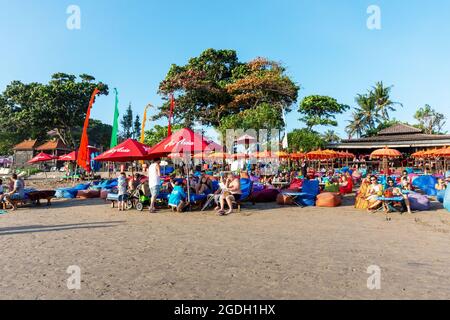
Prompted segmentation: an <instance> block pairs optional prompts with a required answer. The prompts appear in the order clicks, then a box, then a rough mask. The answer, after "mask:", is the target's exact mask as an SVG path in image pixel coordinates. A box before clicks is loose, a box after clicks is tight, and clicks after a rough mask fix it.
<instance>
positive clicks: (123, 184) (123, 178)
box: [117, 172, 128, 211]
mask: <svg viewBox="0 0 450 320" xmlns="http://www.w3.org/2000/svg"><path fill="white" fill-rule="evenodd" d="M117 187H118V189H119V199H118V202H119V211H125V202H127V200H128V194H127V189H128V182H127V175H126V173H125V172H122V173H121V174H120V176H119V179H118V185H117Z"/></svg>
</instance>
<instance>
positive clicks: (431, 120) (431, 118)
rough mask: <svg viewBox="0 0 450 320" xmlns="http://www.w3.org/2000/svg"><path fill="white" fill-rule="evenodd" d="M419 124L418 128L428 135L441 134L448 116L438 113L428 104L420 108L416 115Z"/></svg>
mask: <svg viewBox="0 0 450 320" xmlns="http://www.w3.org/2000/svg"><path fill="white" fill-rule="evenodd" d="M414 118H415V119H416V120H417V121H418V122H419V123H418V125H417V127H419V128H420V129H422V130H424V132H425V133H426V134H441V133H443V128H444V126H445V123H446V116H445V115H444V114H443V113H440V112H437V111H436V110H435V109H433V108H432V107H431V106H429V105H428V104H427V105H425V106H424V107H422V108H419V109H418V110H417V112H416V113H415V115H414Z"/></svg>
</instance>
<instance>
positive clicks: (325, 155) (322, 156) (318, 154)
mask: <svg viewBox="0 0 450 320" xmlns="http://www.w3.org/2000/svg"><path fill="white" fill-rule="evenodd" d="M332 157H333V155H332V154H331V153H330V152H328V151H327V150H325V151H324V150H316V151H311V152H308V153H307V154H306V158H307V159H309V160H326V159H331V158H332Z"/></svg>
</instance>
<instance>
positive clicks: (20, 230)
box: [0, 221, 125, 236]
mask: <svg viewBox="0 0 450 320" xmlns="http://www.w3.org/2000/svg"><path fill="white" fill-rule="evenodd" d="M121 223H125V221H108V222H92V223H78V224H62V225H50V226H44V225H34V226H22V227H10V228H0V236H5V235H13V234H25V233H37V232H56V231H67V230H79V229H99V228H112V227H116V226H118V225H120V224H121Z"/></svg>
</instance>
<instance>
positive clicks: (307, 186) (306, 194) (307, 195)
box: [297, 180, 320, 207]
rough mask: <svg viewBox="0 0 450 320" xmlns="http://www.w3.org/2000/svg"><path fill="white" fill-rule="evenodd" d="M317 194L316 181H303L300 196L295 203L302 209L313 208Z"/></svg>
mask: <svg viewBox="0 0 450 320" xmlns="http://www.w3.org/2000/svg"><path fill="white" fill-rule="evenodd" d="M319 193H320V185H319V181H318V180H305V181H304V182H303V186H302V195H301V196H299V197H297V203H298V204H300V205H301V206H304V207H314V206H315V205H316V200H317V195H318V194H319Z"/></svg>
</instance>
